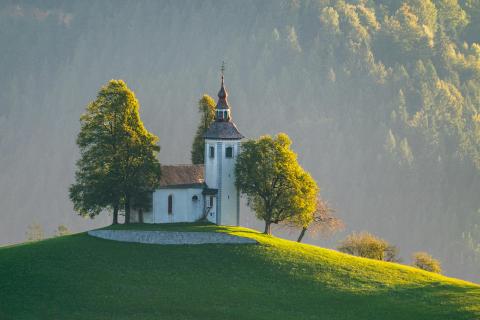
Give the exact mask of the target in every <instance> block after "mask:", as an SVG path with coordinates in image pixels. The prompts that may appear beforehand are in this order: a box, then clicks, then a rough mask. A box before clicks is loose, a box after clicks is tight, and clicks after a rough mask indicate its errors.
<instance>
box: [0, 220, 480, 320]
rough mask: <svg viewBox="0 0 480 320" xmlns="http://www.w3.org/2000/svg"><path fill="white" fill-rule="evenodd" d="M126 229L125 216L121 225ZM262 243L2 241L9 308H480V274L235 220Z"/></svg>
mask: <svg viewBox="0 0 480 320" xmlns="http://www.w3.org/2000/svg"><path fill="white" fill-rule="evenodd" d="M114 228H115V229H124V228H125V226H116V227H114ZM130 228H132V229H136V230H171V231H179V230H184V231H200V232H203V231H219V232H227V233H231V234H235V235H240V236H244V237H250V238H254V239H256V240H257V241H258V242H259V244H258V245H197V246H160V245H147V244H135V243H121V242H115V241H108V240H102V239H97V238H93V237H90V236H88V235H86V234H77V235H71V236H66V237H61V238H55V239H50V240H45V241H40V242H36V243H28V244H23V245H17V246H11V247H4V248H0V319H2V320H3V319H5V320H6V319H295V320H303V319H369V320H372V319H382V320H385V319H408V320H414V319H422V320H423V319H435V320H438V319H449V320H450V319H480V286H477V285H474V284H472V283H468V282H465V281H461V280H457V279H452V278H447V277H444V276H441V275H436V274H432V273H429V272H424V271H421V270H418V269H414V268H411V267H407V266H402V265H398V264H392V263H386V262H380V261H374V260H369V259H362V258H357V257H352V256H349V255H345V254H342V253H338V252H336V251H332V250H328V249H322V248H318V247H314V246H310V245H303V244H297V243H295V242H291V241H287V240H282V239H279V238H275V237H270V236H265V235H262V234H260V233H258V232H256V231H253V230H250V229H246V228H237V227H217V226H215V225H201V224H175V225H154V226H151V225H135V226H133V227H130Z"/></svg>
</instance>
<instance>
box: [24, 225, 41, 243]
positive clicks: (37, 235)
mask: <svg viewBox="0 0 480 320" xmlns="http://www.w3.org/2000/svg"><path fill="white" fill-rule="evenodd" d="M26 236H27V241H39V240H42V239H43V238H44V237H45V233H44V232H43V227H42V226H41V225H39V224H38V223H33V224H31V225H29V226H28V230H27V232H26Z"/></svg>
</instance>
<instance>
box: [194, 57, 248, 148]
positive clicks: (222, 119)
mask: <svg viewBox="0 0 480 320" xmlns="http://www.w3.org/2000/svg"><path fill="white" fill-rule="evenodd" d="M221 71H222V84H221V87H220V91H218V102H217V107H216V111H215V121H214V122H213V123H212V124H211V125H210V127H209V128H208V130H207V132H206V133H205V135H204V136H203V137H204V138H205V139H222V140H240V139H242V138H244V137H243V135H242V134H241V133H240V132H239V131H238V129H237V127H236V126H235V123H233V121H232V118H231V115H230V106H229V105H228V100H227V97H228V92H227V90H226V89H225V83H224V77H223V72H224V71H225V64H224V63H222V68H221Z"/></svg>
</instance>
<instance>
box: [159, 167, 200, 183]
mask: <svg viewBox="0 0 480 320" xmlns="http://www.w3.org/2000/svg"><path fill="white" fill-rule="evenodd" d="M204 184H205V177H204V165H203V164H178V165H167V166H162V177H161V178H160V188H170V187H176V188H179V187H180V188H181V187H185V188H186V187H201V186H204Z"/></svg>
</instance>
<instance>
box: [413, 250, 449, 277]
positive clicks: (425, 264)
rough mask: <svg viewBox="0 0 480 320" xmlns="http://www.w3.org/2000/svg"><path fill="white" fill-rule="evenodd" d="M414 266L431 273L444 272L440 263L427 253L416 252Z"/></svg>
mask: <svg viewBox="0 0 480 320" xmlns="http://www.w3.org/2000/svg"><path fill="white" fill-rule="evenodd" d="M413 266H414V267H417V268H420V269H423V270H426V271H430V272H435V273H441V272H442V267H441V266H440V261H438V260H437V259H434V258H433V257H432V256H431V255H429V254H428V253H426V252H415V253H414V254H413Z"/></svg>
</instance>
